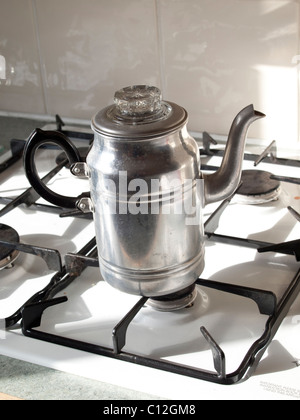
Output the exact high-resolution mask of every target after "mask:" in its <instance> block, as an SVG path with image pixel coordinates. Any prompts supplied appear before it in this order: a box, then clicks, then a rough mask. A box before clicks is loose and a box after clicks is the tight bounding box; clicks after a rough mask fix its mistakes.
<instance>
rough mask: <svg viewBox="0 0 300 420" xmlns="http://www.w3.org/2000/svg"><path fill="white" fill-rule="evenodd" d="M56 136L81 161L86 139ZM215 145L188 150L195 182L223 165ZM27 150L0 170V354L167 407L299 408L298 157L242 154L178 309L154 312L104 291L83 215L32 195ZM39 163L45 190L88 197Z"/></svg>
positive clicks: (55, 164) (211, 208)
mask: <svg viewBox="0 0 300 420" xmlns="http://www.w3.org/2000/svg"><path fill="white" fill-rule="evenodd" d="M57 129H58V130H59V131H61V132H63V133H64V134H66V135H67V136H69V137H70V138H71V140H72V141H73V142H74V144H75V145H76V146H77V147H79V148H80V149H81V151H82V153H83V154H85V153H86V150H87V148H88V147H89V145H90V143H91V142H92V133H91V132H90V131H89V130H74V129H73V128H70V129H66V128H65V127H63V126H62V125H58V127H57ZM215 143H216V142H215V141H214V139H213V138H211V137H210V135H209V134H208V133H203V136H202V139H201V140H199V147H200V149H201V156H202V160H201V163H202V171H204V172H211V171H215V170H216V169H217V168H218V167H219V165H220V162H221V158H222V155H223V150H224V148H223V147H222V145H218V144H215ZM24 144H25V141H23V140H12V141H11V151H10V152H9V153H8V154H6V155H5V156H4V158H3V159H2V163H1V165H0V171H1V173H0V217H1V219H0V270H1V272H0V277H1V285H0V300H1V305H0V327H1V329H0V352H1V354H4V355H7V356H11V357H15V358H18V359H21V360H26V361H30V362H33V363H38V364H41V365H44V366H49V367H52V368H55V369H59V370H62V371H67V372H71V373H75V374H78V375H83V376H86V377H89V378H93V379H97V380H99V381H102V382H109V383H112V384H116V385H120V386H124V387H127V388H131V389H136V390H138V391H143V392H146V393H150V394H154V395H158V396H160V397H162V398H167V399H179V400H181V399H191V400H192V399H216V398H221V399H222V398H224V399H225V398H226V399H238V398H242V399H245V398H246V399H249V398H250V399H252V398H254V399H280V398H283V399H299V398H300V387H299V378H300V376H299V375H300V370H299V365H300V341H299V333H300V298H299V291H300V271H299V268H300V265H299V261H300V225H299V221H300V214H299V213H300V179H299V178H298V177H299V167H300V160H298V159H297V158H295V157H292V158H291V157H288V158H286V157H283V156H281V155H280V151H277V150H276V143H275V142H272V143H271V144H270V146H269V147H267V148H266V149H265V150H263V151H261V150H259V152H257V150H258V149H261V147H259V146H256V148H254V149H256V150H255V152H253V147H248V146H247V145H246V153H245V156H244V161H243V176H242V182H241V184H240V186H239V188H238V190H237V191H236V193H235V194H234V195H233V196H232V197H230V199H228V200H225V201H224V202H221V203H217V204H210V205H207V206H206V207H205V209H204V220H205V225H204V229H205V241H206V244H205V269H204V271H203V273H202V275H201V278H199V279H198V280H197V281H196V289H195V290H194V289H193V290H186V291H185V292H184V293H183V294H182V296H181V298H182V300H183V302H184V299H185V298H187V301H188V302H189V304H188V305H187V306H184V305H183V308H182V309H180V310H177V311H168V302H166V310H165V311H161V310H156V309H155V308H153V305H149V302H148V299H147V298H144V297H138V296H133V295H129V294H125V293H123V292H120V291H118V290H116V289H114V288H112V287H111V286H110V285H108V284H107V283H105V282H104V281H103V280H102V278H101V274H100V271H99V268H98V259H97V248H96V242H95V238H94V236H95V232H94V225H93V220H92V214H91V213H89V212H87V213H82V212H81V211H80V210H78V211H77V210H76V211H75V210H68V209H66V208H58V207H55V206H54V205H51V204H49V203H47V202H45V201H44V200H43V199H41V198H40V197H39V196H38V195H37V193H36V192H35V191H34V190H33V189H32V188H31V187H30V185H29V183H28V181H27V178H26V176H25V173H24V168H23V161H22V153H23V148H24ZM248 149H249V150H250V149H251V150H250V151H249V150H248ZM36 162H38V171H39V174H40V176H41V177H44V182H48V186H49V187H50V188H51V189H53V190H54V191H55V192H58V193H60V194H64V195H66V191H68V195H72V196H73V195H79V194H80V193H81V192H83V191H88V190H89V185H88V180H86V179H80V178H75V177H73V176H72V175H71V174H70V171H69V168H68V165H67V163H68V162H67V160H65V158H64V155H62V154H61V151H60V150H58V149H56V148H55V147H49V148H43V149H41V150H39V151H38V159H37V160H36ZM175 246H176V244H174V247H175ZM195 291H196V292H195ZM190 293H194V296H193V298H192V299H190V297H189V294H190ZM171 303H172V302H170V304H171ZM224 385H230V386H224ZM232 385H234V387H233V386H232Z"/></svg>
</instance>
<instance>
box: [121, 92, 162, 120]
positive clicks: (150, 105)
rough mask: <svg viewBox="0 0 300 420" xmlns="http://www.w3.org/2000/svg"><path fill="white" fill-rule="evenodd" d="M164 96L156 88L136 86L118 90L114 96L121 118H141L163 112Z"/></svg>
mask: <svg viewBox="0 0 300 420" xmlns="http://www.w3.org/2000/svg"><path fill="white" fill-rule="evenodd" d="M161 101H162V95H161V91H160V89H158V88H157V87H155V86H148V85H134V86H128V87H125V88H123V89H120V90H118V91H117V92H116V93H115V96H114V103H115V105H116V108H117V113H118V114H119V115H120V116H128V117H130V116H132V117H140V116H142V115H149V114H157V113H159V112H161V107H162V104H161Z"/></svg>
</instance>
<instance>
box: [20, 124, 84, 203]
mask: <svg viewBox="0 0 300 420" xmlns="http://www.w3.org/2000/svg"><path fill="white" fill-rule="evenodd" d="M45 143H54V144H56V145H57V146H59V147H61V148H62V149H63V150H64V151H65V153H66V155H67V158H68V160H69V162H70V164H73V163H76V162H80V161H81V158H80V155H79V152H78V150H77V149H76V147H75V146H74V145H73V144H72V142H71V141H70V140H69V139H68V137H66V136H65V135H64V134H62V133H60V132H59V131H44V130H41V129H40V128H37V129H35V130H34V131H33V132H32V134H31V135H30V137H29V138H28V140H27V141H26V144H25V147H24V154H23V159H24V168H25V173H26V176H27V179H28V181H29V182H30V184H31V185H32V187H33V188H34V189H35V191H36V192H37V193H38V194H39V195H40V196H41V197H43V198H44V199H45V200H47V201H49V203H52V204H55V205H56V206H59V207H64V208H75V207H76V202H77V201H78V199H79V197H67V196H64V195H60V194H57V193H55V192H54V191H52V190H50V189H49V188H48V187H47V186H46V185H45V184H44V183H43V182H42V181H41V179H40V177H39V175H38V173H37V169H36V166H35V161H34V157H35V152H36V150H37V149H38V148H39V147H40V146H41V145H42V144H45Z"/></svg>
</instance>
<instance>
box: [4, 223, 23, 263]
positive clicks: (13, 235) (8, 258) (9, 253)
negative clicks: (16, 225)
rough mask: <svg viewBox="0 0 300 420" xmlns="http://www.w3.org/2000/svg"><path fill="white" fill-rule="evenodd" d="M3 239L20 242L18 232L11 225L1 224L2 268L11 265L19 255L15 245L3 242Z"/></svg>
mask: <svg viewBox="0 0 300 420" xmlns="http://www.w3.org/2000/svg"><path fill="white" fill-rule="evenodd" d="M1 240H2V241H9V242H19V240H20V238H19V235H18V233H17V232H16V231H15V230H14V229H13V228H12V227H10V226H7V225H3V224H0V270H1V269H2V268H6V267H9V266H10V265H11V264H12V263H13V262H14V261H15V259H16V258H17V256H18V255H19V251H18V250H16V249H14V247H10V246H6V245H3V244H1Z"/></svg>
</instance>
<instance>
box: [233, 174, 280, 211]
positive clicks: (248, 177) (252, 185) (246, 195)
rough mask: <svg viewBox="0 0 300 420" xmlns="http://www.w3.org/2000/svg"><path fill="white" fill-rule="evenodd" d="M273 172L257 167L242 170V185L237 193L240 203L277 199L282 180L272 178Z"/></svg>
mask: <svg viewBox="0 0 300 420" xmlns="http://www.w3.org/2000/svg"><path fill="white" fill-rule="evenodd" d="M271 176H272V174H271V173H270V172H266V171H259V170H257V169H249V170H245V171H243V172H242V178H241V181H242V185H241V186H240V187H239V189H238V191H237V193H236V194H235V199H236V201H237V202H239V203H245V204H263V203H267V202H269V201H273V200H277V199H278V196H279V194H280V182H279V181H277V180H275V179H271Z"/></svg>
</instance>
